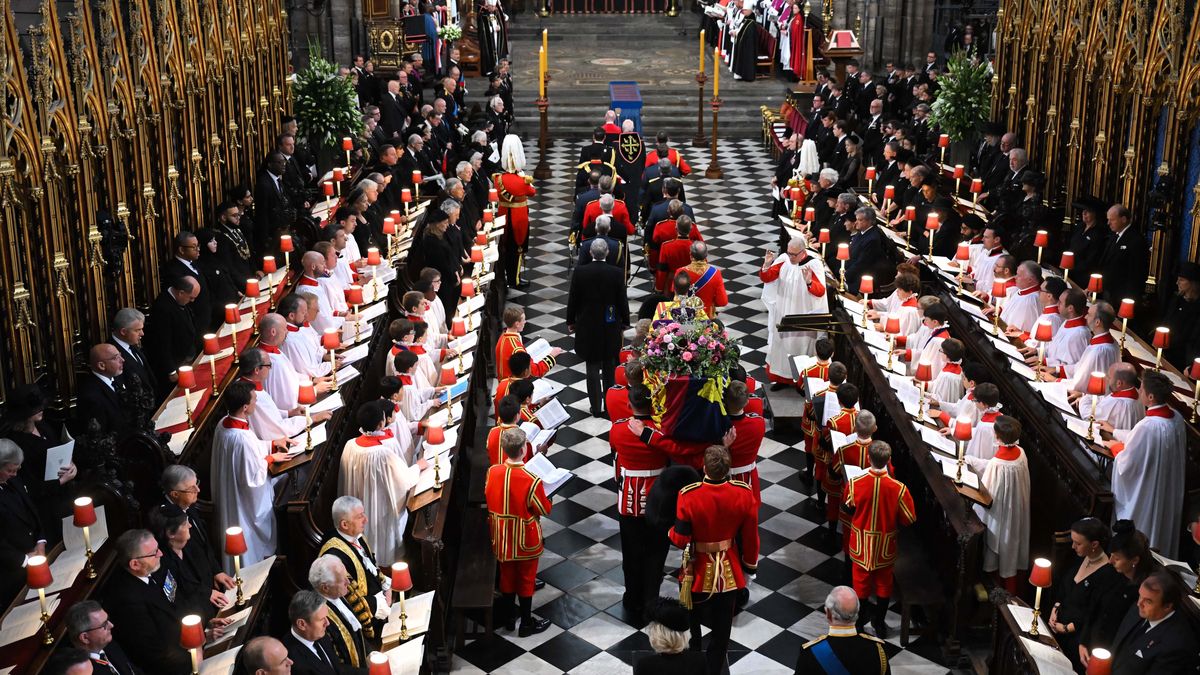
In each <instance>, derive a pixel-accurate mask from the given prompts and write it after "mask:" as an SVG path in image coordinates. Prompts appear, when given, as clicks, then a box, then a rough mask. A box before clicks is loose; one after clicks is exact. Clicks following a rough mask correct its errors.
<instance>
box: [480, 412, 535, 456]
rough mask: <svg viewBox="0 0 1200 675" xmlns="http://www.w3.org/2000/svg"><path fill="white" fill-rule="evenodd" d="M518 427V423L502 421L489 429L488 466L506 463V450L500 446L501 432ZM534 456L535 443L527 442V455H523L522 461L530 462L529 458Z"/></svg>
mask: <svg viewBox="0 0 1200 675" xmlns="http://www.w3.org/2000/svg"><path fill="white" fill-rule="evenodd" d="M516 428H518V426H517V425H516V424H505V423H504V422H501V423H500V424H498V425H496V426H494V427H492V428H491V429H489V430H488V437H487V454H488V466H495V465H497V464H503V463H504V451H503V450H502V449H501V448H500V434H502V433H504V430H505V429H516ZM532 457H533V445H531V444H530V443H528V442H526V443H525V455H524V456H523V457H522V461H525V462H528V461H529V459H530V458H532Z"/></svg>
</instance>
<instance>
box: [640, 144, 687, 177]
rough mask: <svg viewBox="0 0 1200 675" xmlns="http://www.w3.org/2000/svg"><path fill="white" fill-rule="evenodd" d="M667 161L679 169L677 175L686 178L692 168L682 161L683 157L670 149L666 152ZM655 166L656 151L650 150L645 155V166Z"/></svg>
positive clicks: (656, 161) (673, 149) (656, 160)
mask: <svg viewBox="0 0 1200 675" xmlns="http://www.w3.org/2000/svg"><path fill="white" fill-rule="evenodd" d="M667 159H669V160H671V163H672V164H674V165H675V166H676V167H677V168H678V169H679V174H680V175H681V176H686V175H688V174H689V173H691V172H692V167H691V166H689V165H688V163H687V162H686V161H684V159H683V155H681V154H680V153H679V151H678V150H676V149H675V148H670V149H668V150H667ZM655 164H658V150H651V151H650V152H648V153H646V166H648V167H650V166H654V165H655Z"/></svg>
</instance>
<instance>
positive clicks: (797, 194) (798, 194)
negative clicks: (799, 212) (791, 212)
mask: <svg viewBox="0 0 1200 675" xmlns="http://www.w3.org/2000/svg"><path fill="white" fill-rule="evenodd" d="M784 193H785V194H784V195H783V196H784V197H785V198H786V199H790V200H792V201H794V202H798V201H800V200H801V199H804V190H801V189H800V188H799V187H792V188H785V189H784Z"/></svg>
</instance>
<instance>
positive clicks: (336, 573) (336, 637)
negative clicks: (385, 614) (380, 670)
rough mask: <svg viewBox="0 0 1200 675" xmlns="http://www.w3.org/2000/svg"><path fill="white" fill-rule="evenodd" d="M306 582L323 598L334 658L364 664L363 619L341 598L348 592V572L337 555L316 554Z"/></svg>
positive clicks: (327, 632)
mask: <svg viewBox="0 0 1200 675" xmlns="http://www.w3.org/2000/svg"><path fill="white" fill-rule="evenodd" d="M308 585H309V586H312V588H313V590H314V591H316V592H317V593H319V594H320V595H321V597H322V598H324V599H325V606H326V607H327V608H328V609H329V626H328V627H327V628H326V631H325V635H326V637H328V638H329V641H330V642H331V643H332V644H333V650H334V653H335V654H336V655H337V660H338V661H340V662H341V663H343V664H345V665H347V666H350V667H351V668H364V667H365V666H366V665H367V654H368V646H367V638H366V636H365V635H364V634H363V628H364V626H363V623H362V621H359V619H358V617H357V616H356V615H355V613H354V610H353V609H352V608H351V607H350V606H349V605H347V604H346V601H345V600H344V598H345V597H346V596H347V595H348V594H349V593H350V573H349V572H347V571H346V566H345V565H344V564H343V563H342V561H341V559H340V558H338V557H337V556H335V555H333V554H331V553H326V554H324V555H321V556H318V557H317V559H316V560H314V561H313V562H312V565H310V566H309V568H308Z"/></svg>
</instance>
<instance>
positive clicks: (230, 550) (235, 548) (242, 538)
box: [225, 527, 246, 555]
mask: <svg viewBox="0 0 1200 675" xmlns="http://www.w3.org/2000/svg"><path fill="white" fill-rule="evenodd" d="M245 552H246V533H245V532H242V528H240V527H231V528H229V529H227V530H225V555H242V554H244V553H245Z"/></svg>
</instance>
